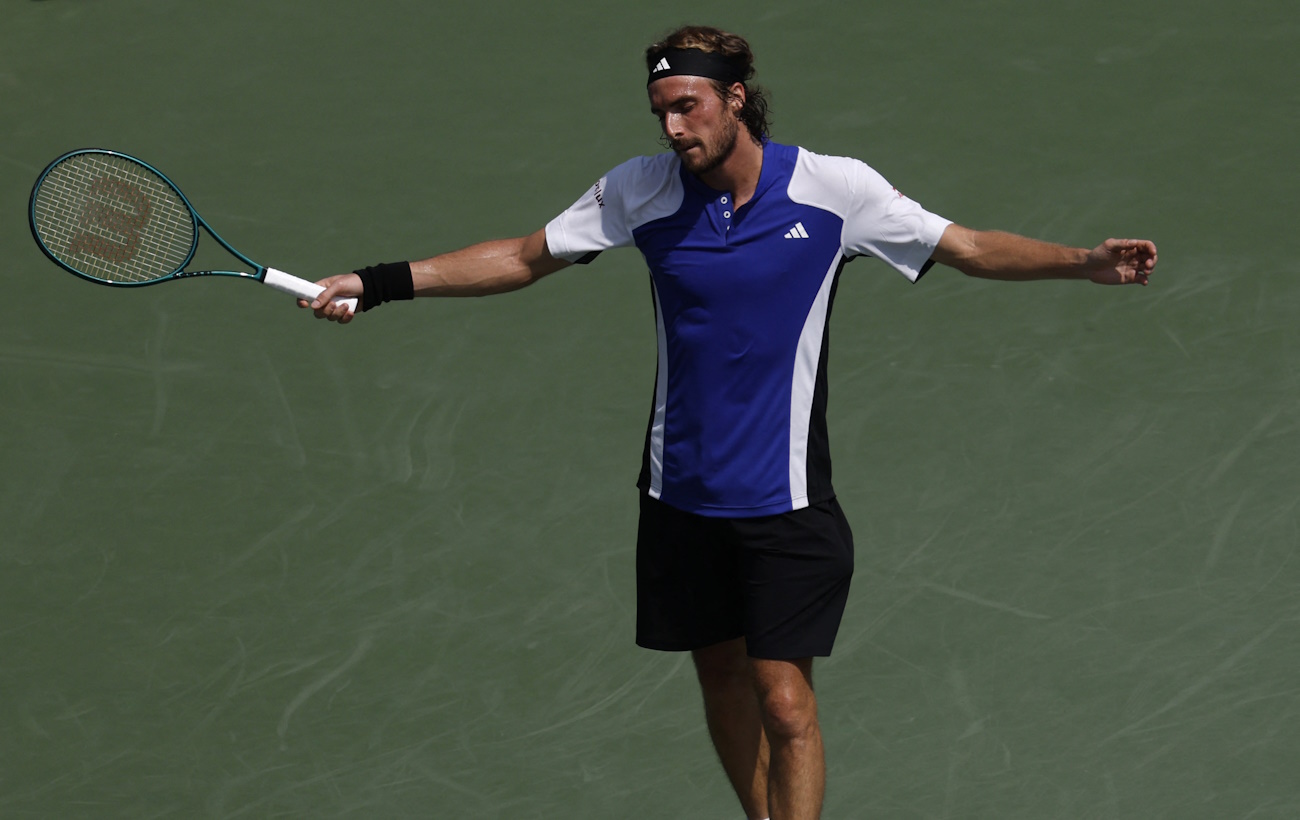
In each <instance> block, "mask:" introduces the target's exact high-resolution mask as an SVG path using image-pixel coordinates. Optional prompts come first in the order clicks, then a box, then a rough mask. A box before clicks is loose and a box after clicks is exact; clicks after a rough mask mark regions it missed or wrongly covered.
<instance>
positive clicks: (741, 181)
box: [699, 133, 763, 208]
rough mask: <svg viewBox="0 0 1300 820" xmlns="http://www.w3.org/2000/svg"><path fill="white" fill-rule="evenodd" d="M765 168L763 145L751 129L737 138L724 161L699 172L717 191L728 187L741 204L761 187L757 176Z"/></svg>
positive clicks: (739, 204)
mask: <svg viewBox="0 0 1300 820" xmlns="http://www.w3.org/2000/svg"><path fill="white" fill-rule="evenodd" d="M762 172H763V146H762V145H761V144H760V143H759V142H757V141H756V140H755V139H754V138H753V137H751V136H749V134H748V133H744V134H742V135H741V137H740V139H738V140H736V147H735V148H734V149H733V150H732V152H731V154H730V155H728V156H727V158H726V159H725V160H723V161H722V164H721V165H719V166H718V167H717V168H714V169H713V170H711V171H707V172H705V173H703V174H700V175H699V178H700V181H701V182H703V183H704V184H705V185H707V186H709V187H710V188H712V189H714V190H715V191H727V192H729V193H730V194H731V196H732V198H733V199H734V200H735V207H737V208H739V207H740V206H741V205H744V204H745V203H746V202H748V201H749V200H750V199H751V198H752V197H753V196H754V191H755V189H757V188H758V178H759V175H760V174H762Z"/></svg>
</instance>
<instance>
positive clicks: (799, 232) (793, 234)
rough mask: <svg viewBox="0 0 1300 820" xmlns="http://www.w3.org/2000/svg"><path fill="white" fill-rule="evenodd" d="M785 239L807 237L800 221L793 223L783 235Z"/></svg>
mask: <svg viewBox="0 0 1300 820" xmlns="http://www.w3.org/2000/svg"><path fill="white" fill-rule="evenodd" d="M785 238H786V239H807V238H808V232H807V231H805V230H804V229H803V223H802V222H796V223H794V227H793V228H791V229H790V231H789V233H787V234H786V235H785Z"/></svg>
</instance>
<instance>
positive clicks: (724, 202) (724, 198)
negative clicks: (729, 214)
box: [722, 196, 727, 205]
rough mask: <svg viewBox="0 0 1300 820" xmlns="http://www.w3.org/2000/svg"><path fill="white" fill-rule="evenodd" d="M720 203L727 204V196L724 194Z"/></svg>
mask: <svg viewBox="0 0 1300 820" xmlns="http://www.w3.org/2000/svg"><path fill="white" fill-rule="evenodd" d="M722 204H723V205H726V204H727V198H726V197H725V196H724V197H723V198H722Z"/></svg>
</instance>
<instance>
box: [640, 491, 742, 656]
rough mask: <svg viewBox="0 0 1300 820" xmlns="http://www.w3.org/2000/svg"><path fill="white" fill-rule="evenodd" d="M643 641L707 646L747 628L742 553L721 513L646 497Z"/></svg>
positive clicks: (673, 647)
mask: <svg viewBox="0 0 1300 820" xmlns="http://www.w3.org/2000/svg"><path fill="white" fill-rule="evenodd" d="M636 600H637V606H636V642H637V644H639V645H640V646H644V647H646V648H648V649H664V650H669V651H685V650H692V649H701V648H703V647H706V646H711V645H713V644H716V643H720V642H722V641H727V640H732V639H734V638H739V637H740V636H741V635H742V634H743V633H744V598H743V595H742V584H741V580H740V554H739V549H738V546H737V544H736V543H735V541H734V539H733V538H731V537H730V534H729V533H728V531H727V529H726V527H725V526H724V525H723V524H722V522H720V521H718V520H717V519H710V518H706V517H704V516H698V515H692V514H690V513H686V512H682V511H681V510H678V509H676V508H675V507H671V506H669V505H667V504H664V503H663V502H661V501H657V500H655V499H653V498H650V497H648V496H645V495H642V497H641V520H640V523H639V524H638V525H637V545H636Z"/></svg>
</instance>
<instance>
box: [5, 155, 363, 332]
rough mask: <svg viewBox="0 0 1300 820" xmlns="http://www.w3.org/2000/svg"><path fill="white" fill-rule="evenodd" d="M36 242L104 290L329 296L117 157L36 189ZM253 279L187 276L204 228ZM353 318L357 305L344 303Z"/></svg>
mask: <svg viewBox="0 0 1300 820" xmlns="http://www.w3.org/2000/svg"><path fill="white" fill-rule="evenodd" d="M28 216H29V219H30V221H31V226H32V236H34V237H35V238H36V244H37V245H39V246H40V248H41V250H42V251H43V252H44V253H45V255H46V256H48V257H49V258H50V259H52V260H54V263H55V264H56V265H58V266H59V267H61V268H63V269H64V270H66V271H68V272H70V273H75V274H76V275H77V276H80V277H81V278H82V279H88V280H90V281H91V282H98V283H100V284H102V285H115V286H125V287H136V286H140V285H154V284H157V283H158V282H167V281H170V280H172V279H182V278H187V277H191V276H237V277H240V278H243V279H255V280H257V281H258V282H261V283H262V284H264V285H270V286H271V287H273V288H275V289H276V290H278V291H282V292H284V293H288V294H291V295H293V296H297V297H298V298H299V299H306V300H307V301H309V302H310V301H311V300H312V299H315V298H316V297H317V296H319V295H320V294H321V293H322V292H323V291H324V290H325V289H324V288H322V287H321V286H320V285H317V284H316V283H314V282H308V281H307V280H306V279H299V278H298V277H297V276H291V275H290V274H287V273H285V272H284V271H280V270H276V269H275V268H268V267H265V266H263V265H259V264H257V263H256V262H254V261H253V260H251V259H249V258H248V257H247V256H244V255H243V254H242V253H240V252H239V251H237V250H235V249H234V248H233V247H231V246H230V243H228V242H226V240H224V239H222V238H221V237H220V236H219V235H218V234H217V232H216V231H214V230H212V226H210V225H209V224H208V223H207V222H206V221H204V219H203V217H201V216H199V214H198V211H195V210H194V207H193V206H192V205H190V201H189V200H188V199H186V198H185V195H184V194H182V193H181V190H180V188H177V187H176V184H175V183H173V182H172V181H171V180H170V179H168V178H167V177H165V176H163V175H162V173H161V172H160V171H158V169H156V168H154V167H153V166H151V165H149V164H147V163H145V162H142V161H141V160H138V159H136V158H135V157H130V156H127V155H126V154H122V153H119V152H117V151H104V150H101V149H98V148H88V149H83V150H80V151H72V152H70V153H67V154H64V155H63V156H61V157H59V158H58V159H56V160H54V162H51V163H50V164H49V167H47V168H46V169H45V170H44V171H42V172H41V175H40V177H39V178H37V180H36V185H35V186H34V187H33V188H32V199H31V205H30V207H29V214H28ZM200 226H201V227H202V228H203V230H205V231H207V232H208V235H209V236H211V237H212V238H213V239H215V240H217V243H218V244H220V245H221V247H223V248H225V249H226V250H227V251H229V252H230V253H231V254H232V255H233V256H234V257H235V258H237V259H238V260H239V261H241V262H243V263H244V264H245V265H247V266H248V267H250V268H252V270H251V271H242V270H185V267H186V266H187V265H189V264H190V262H191V261H192V260H193V259H194V252H195V251H196V250H198V247H199V227H200ZM341 301H343V302H344V303H345V304H347V305H348V307H349V308H351V309H352V310H353V311H355V310H356V309H357V300H356V299H344V300H341Z"/></svg>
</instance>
